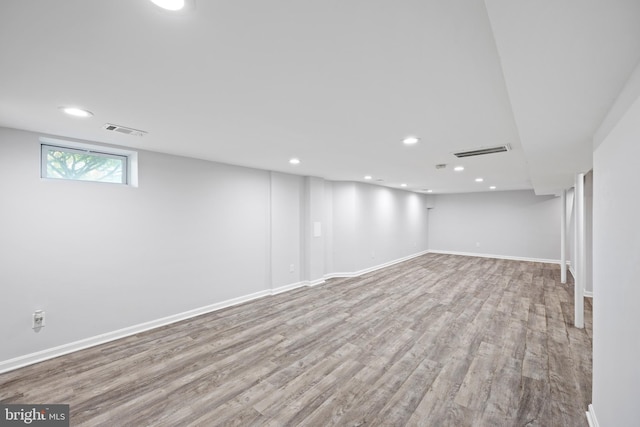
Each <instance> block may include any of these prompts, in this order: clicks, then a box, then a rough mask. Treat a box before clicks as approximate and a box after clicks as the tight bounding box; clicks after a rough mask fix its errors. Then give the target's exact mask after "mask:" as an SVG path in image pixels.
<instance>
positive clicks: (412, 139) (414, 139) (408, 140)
mask: <svg viewBox="0 0 640 427" xmlns="http://www.w3.org/2000/svg"><path fill="white" fill-rule="evenodd" d="M418 141H420V140H419V139H418V137H416V136H408V137H406V138H405V139H403V140H402V142H404V143H405V145H413V144H417V143H418Z"/></svg>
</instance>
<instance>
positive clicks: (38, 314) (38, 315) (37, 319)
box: [32, 310, 44, 329]
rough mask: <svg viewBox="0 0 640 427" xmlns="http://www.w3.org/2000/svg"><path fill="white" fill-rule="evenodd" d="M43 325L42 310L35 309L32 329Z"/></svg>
mask: <svg viewBox="0 0 640 427" xmlns="http://www.w3.org/2000/svg"><path fill="white" fill-rule="evenodd" d="M43 327H44V310H36V311H35V312H34V313H33V325H32V328H33V329H40V328H43Z"/></svg>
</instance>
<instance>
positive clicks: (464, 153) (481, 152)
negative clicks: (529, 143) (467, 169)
mask: <svg viewBox="0 0 640 427" xmlns="http://www.w3.org/2000/svg"><path fill="white" fill-rule="evenodd" d="M509 150H511V146H510V145H509V144H506V145H499V146H497V147H488V148H478V149H476V150H468V151H460V152H457V153H453V155H454V156H456V157H458V158H462V157H472V156H483V155H485V154H494V153H504V152H505V151H509Z"/></svg>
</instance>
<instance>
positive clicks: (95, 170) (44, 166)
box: [40, 138, 137, 186]
mask: <svg viewBox="0 0 640 427" xmlns="http://www.w3.org/2000/svg"><path fill="white" fill-rule="evenodd" d="M40 141H41V143H42V144H41V148H42V156H41V161H40V170H41V177H42V178H47V179H63V180H72V181H92V182H106V183H112V184H124V185H131V186H137V185H135V184H136V182H137V176H136V175H137V173H136V172H137V153H135V152H132V151H127V150H121V149H116V148H109V147H102V146H97V145H90V144H84V143H78V142H70V141H59V140H52V139H49V138H41V139H40Z"/></svg>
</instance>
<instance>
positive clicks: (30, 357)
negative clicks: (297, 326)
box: [0, 251, 427, 374]
mask: <svg viewBox="0 0 640 427" xmlns="http://www.w3.org/2000/svg"><path fill="white" fill-rule="evenodd" d="M426 253H427V251H423V252H419V253H417V254H413V255H409V256H407V257H404V258H400V259H397V260H394V261H389V262H386V263H384V264H380V265H376V266H374V267H370V268H366V269H364V270H360V271H358V272H355V273H332V274H328V275H326V276H325V277H323V278H320V279H315V280H311V281H302V282H296V283H291V284H288V285H284V286H280V287H277V288H272V289H265V290H263V291H259V292H254V293H252V294H249V295H244V296H241V297H237V298H232V299H229V300H226V301H222V302H218V303H215V304H210V305H207V306H204V307H200V308H196V309H193V310H189V311H185V312H183V313H178V314H174V315H172V316H167V317H163V318H161V319H157V320H152V321H150V322H145V323H140V324H138V325H133V326H129V327H127V328H123V329H118V330H116V331H112V332H107V333H105V334H101V335H96V336H94V337H89V338H85V339H82V340H79V341H74V342H71V343H68V344H63V345H60V346H57V347H52V348H48V349H45V350H41V351H38V352H35V353H30V354H26V355H24V356H18V357H15V358H13V359H8V360H4V361H0V374H2V373H4V372H9V371H13V370H15V369H18V368H22V367H25V366H28V365H33V364H34V363H39V362H44V361H45V360H49V359H53V358H55V357H58V356H64V355H65V354H69V353H73V352H75V351H80V350H84V349H86V348H89V347H94V346H97V345H100V344H105V343H107V342H110V341H115V340H118V339H120V338H126V337H128V336H131V335H135V334H139V333H141V332H145V331H148V330H151V329H155V328H159V327H161V326H165V325H169V324H171V323H176V322H180V321H182V320H187V319H190V318H192V317H196V316H200V315H202V314H206V313H211V312H213V311H216V310H220V309H223V308H226V307H231V306H233V305H238V304H242V303H244V302H247V301H251V300H254V299H258V298H262V297H265V296H269V295H277V294H280V293H283V292H287V291H290V290H293V289H296V288H300V287H303V286H317V285H321V284H323V283H325V279H327V278H332V277H356V276H360V275H362V274H365V273H368V272H371V271H375V270H379V269H381V268H384V267H388V266H390V265H393V264H397V263H399V262H403V261H406V260H409V259H411V258H415V257H417V256H420V255H424V254H426Z"/></svg>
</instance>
